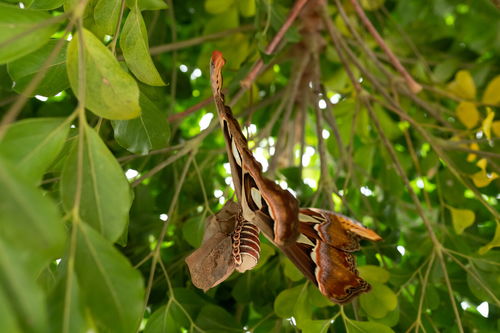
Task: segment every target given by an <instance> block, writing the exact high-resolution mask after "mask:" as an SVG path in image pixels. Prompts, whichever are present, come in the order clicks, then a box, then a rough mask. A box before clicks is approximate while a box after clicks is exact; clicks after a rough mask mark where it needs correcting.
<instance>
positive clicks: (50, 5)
mask: <svg viewBox="0 0 500 333" xmlns="http://www.w3.org/2000/svg"><path fill="white" fill-rule="evenodd" d="M63 3H64V0H34V1H33V2H32V3H31V6H30V8H31V9H56V8H59V7H61V6H62V5H63Z"/></svg>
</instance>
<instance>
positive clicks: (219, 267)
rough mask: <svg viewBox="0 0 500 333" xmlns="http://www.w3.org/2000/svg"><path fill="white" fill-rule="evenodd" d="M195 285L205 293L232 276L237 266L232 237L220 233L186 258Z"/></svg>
mask: <svg viewBox="0 0 500 333" xmlns="http://www.w3.org/2000/svg"><path fill="white" fill-rule="evenodd" d="M186 263H187V265H188V268H189V272H190V274H191V281H192V282H193V284H194V285H195V286H196V287H197V288H200V289H203V291H207V290H208V289H210V288H213V287H215V286H216V285H218V284H219V283H221V282H223V281H224V280H225V279H227V278H228V277H229V275H231V273H232V272H233V271H234V269H235V267H236V265H235V262H234V258H233V255H232V242H231V236H228V235H227V234H225V233H222V232H218V233H216V234H214V235H212V236H211V237H210V238H209V239H208V240H207V241H206V242H204V243H203V244H202V245H201V247H200V248H198V249H197V250H196V251H194V252H193V253H192V254H190V255H189V256H188V257H187V258H186Z"/></svg>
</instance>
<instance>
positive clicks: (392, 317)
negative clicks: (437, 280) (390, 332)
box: [368, 291, 439, 327]
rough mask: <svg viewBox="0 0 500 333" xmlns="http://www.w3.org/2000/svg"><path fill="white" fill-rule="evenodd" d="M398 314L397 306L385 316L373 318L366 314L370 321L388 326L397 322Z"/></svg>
mask: <svg viewBox="0 0 500 333" xmlns="http://www.w3.org/2000/svg"><path fill="white" fill-rule="evenodd" d="M434 292H435V291H434ZM438 301H439V298H438ZM399 315H400V311H399V308H396V309H395V310H393V311H390V312H389V313H387V315H386V316H385V317H382V318H373V317H370V316H368V319H369V320H370V321H374V322H377V323H380V324H384V325H387V326H389V327H393V326H396V325H397V323H398V322H399Z"/></svg>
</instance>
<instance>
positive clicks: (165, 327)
mask: <svg viewBox="0 0 500 333" xmlns="http://www.w3.org/2000/svg"><path fill="white" fill-rule="evenodd" d="M189 325H190V323H189V318H188V317H186V315H185V314H184V312H183V311H182V309H181V308H180V307H179V305H177V303H174V302H167V305H164V306H162V307H160V308H159V309H158V310H156V311H155V312H154V313H153V314H152V315H151V317H150V318H149V319H148V323H147V325H146V328H145V329H144V333H163V332H182V331H183V329H184V330H187V329H189Z"/></svg>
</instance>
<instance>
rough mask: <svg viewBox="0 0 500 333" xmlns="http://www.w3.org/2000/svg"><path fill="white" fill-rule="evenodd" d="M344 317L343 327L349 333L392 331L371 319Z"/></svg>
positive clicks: (389, 332)
mask: <svg viewBox="0 0 500 333" xmlns="http://www.w3.org/2000/svg"><path fill="white" fill-rule="evenodd" d="M344 319H345V328H346V330H347V332H349V333H372V332H377V333H394V331H393V330H392V329H391V328H390V327H388V326H385V325H383V324H379V323H375V322H373V321H357V320H351V319H348V318H344Z"/></svg>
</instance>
